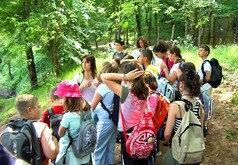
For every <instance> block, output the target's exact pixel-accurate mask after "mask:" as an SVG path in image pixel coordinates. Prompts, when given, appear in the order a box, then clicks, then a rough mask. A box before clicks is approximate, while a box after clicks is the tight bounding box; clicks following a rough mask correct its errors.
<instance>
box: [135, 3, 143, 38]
mask: <svg viewBox="0 0 238 165" xmlns="http://www.w3.org/2000/svg"><path fill="white" fill-rule="evenodd" d="M137 6H138V8H137V10H136V12H135V16H136V25H137V26H136V27H137V37H140V36H141V34H142V33H141V21H140V20H141V19H140V6H139V5H137Z"/></svg>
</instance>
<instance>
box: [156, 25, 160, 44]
mask: <svg viewBox="0 0 238 165" xmlns="http://www.w3.org/2000/svg"><path fill="white" fill-rule="evenodd" d="M157 31H158V34H157V43H159V38H160V34H159V26H158V30H157Z"/></svg>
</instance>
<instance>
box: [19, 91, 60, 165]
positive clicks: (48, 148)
mask: <svg viewBox="0 0 238 165" xmlns="http://www.w3.org/2000/svg"><path fill="white" fill-rule="evenodd" d="M16 109H17V112H18V113H19V115H20V117H21V118H23V119H27V120H38V119H39V118H40V105H39V102H38V98H37V97H35V96H33V95H28V94H25V95H20V96H18V97H17V98H16ZM33 125H34V127H35V130H36V135H37V138H38V140H39V142H40V145H41V148H42V153H41V158H42V164H43V165H48V163H49V159H54V158H55V157H56V155H57V153H58V140H57V139H56V138H55V137H54V136H52V135H51V132H50V129H49V128H48V126H47V125H46V124H45V123H42V122H34V123H33ZM18 163H19V164H20V163H22V160H19V159H17V160H16V164H18Z"/></svg>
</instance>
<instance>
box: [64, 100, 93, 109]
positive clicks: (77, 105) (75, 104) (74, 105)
mask: <svg viewBox="0 0 238 165" xmlns="http://www.w3.org/2000/svg"><path fill="white" fill-rule="evenodd" d="M64 107H65V110H66V112H78V111H87V110H89V109H90V105H89V104H88V102H87V101H86V100H85V99H84V98H83V97H81V98H76V97H66V98H65V101H64Z"/></svg>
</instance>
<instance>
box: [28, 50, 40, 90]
mask: <svg viewBox="0 0 238 165" xmlns="http://www.w3.org/2000/svg"><path fill="white" fill-rule="evenodd" d="M26 58H27V68H28V73H29V77H30V83H31V88H35V87H37V86H38V83H37V75H36V66H35V61H34V56H33V51H32V46H28V47H27V49H26Z"/></svg>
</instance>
